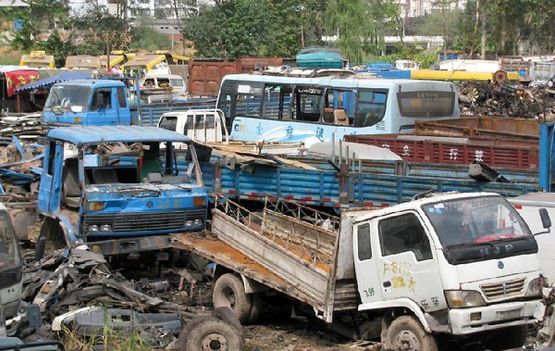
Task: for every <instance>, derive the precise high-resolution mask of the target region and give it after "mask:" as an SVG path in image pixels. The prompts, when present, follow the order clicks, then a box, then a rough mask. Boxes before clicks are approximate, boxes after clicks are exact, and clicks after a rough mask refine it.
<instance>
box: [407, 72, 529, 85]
mask: <svg viewBox="0 0 555 351" xmlns="http://www.w3.org/2000/svg"><path fill="white" fill-rule="evenodd" d="M498 72H499V71H498ZM498 72H495V73H492V72H470V71H436V70H431V69H422V70H417V71H411V72H410V76H411V79H419V80H448V81H463V80H480V81H487V80H495V75H496V74H498ZM506 75H507V77H506V78H507V79H506V80H508V81H517V82H518V80H519V76H518V72H507V73H506Z"/></svg>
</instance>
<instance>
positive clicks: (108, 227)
mask: <svg viewBox="0 0 555 351" xmlns="http://www.w3.org/2000/svg"><path fill="white" fill-rule="evenodd" d="M100 231H101V232H111V231H112V226H111V225H109V224H104V225H102V226H100Z"/></svg>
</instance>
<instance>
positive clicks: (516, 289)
mask: <svg viewBox="0 0 555 351" xmlns="http://www.w3.org/2000/svg"><path fill="white" fill-rule="evenodd" d="M525 280H526V279H525V278H520V279H515V280H509V281H506V282H502V283H497V284H484V285H482V286H480V287H481V288H482V291H483V292H484V295H486V297H487V298H488V299H489V300H493V299H497V298H501V297H507V296H514V295H519V294H520V293H521V292H522V291H523V290H524V282H525Z"/></svg>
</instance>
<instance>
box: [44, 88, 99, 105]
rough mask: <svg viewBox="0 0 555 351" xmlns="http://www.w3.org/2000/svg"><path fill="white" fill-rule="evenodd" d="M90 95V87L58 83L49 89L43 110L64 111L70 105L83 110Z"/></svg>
mask: <svg viewBox="0 0 555 351" xmlns="http://www.w3.org/2000/svg"><path fill="white" fill-rule="evenodd" d="M90 97H91V88H89V87H83V86H77V85H59V86H54V87H52V89H50V94H49V95H48V99H46V103H45V105H44V110H45V111H57V110H60V111H64V110H69V109H71V108H72V107H74V109H73V110H74V111H75V109H77V110H80V111H85V110H86V108H87V105H88V103H89V98H90Z"/></svg>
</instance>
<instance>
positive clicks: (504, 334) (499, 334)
mask: <svg viewBox="0 0 555 351" xmlns="http://www.w3.org/2000/svg"><path fill="white" fill-rule="evenodd" d="M527 337H528V326H527V325H517V326H514V327H508V328H503V329H499V330H491V331H489V332H487V333H485V334H484V340H483V344H484V347H486V348H488V349H490V350H492V351H500V350H507V349H516V348H521V347H522V345H524V343H525V342H526V338H527Z"/></svg>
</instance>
